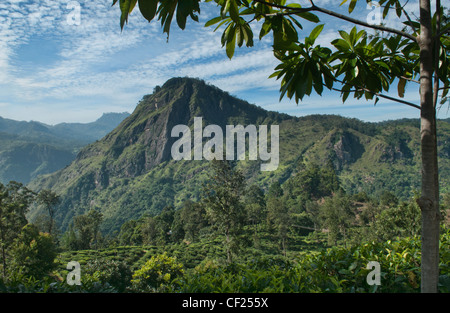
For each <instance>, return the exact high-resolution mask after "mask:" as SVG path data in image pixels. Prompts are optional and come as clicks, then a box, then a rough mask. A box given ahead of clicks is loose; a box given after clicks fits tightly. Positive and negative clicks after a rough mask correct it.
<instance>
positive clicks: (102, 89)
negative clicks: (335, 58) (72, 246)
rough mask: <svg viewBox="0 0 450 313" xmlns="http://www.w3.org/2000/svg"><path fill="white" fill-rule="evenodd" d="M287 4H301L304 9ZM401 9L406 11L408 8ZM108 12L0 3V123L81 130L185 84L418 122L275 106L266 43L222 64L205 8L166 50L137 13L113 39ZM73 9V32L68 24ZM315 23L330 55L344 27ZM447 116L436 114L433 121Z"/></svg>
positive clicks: (212, 10)
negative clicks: (159, 88)
mask: <svg viewBox="0 0 450 313" xmlns="http://www.w3.org/2000/svg"><path fill="white" fill-rule="evenodd" d="M297 2H300V3H304V4H305V5H306V2H305V1H304V0H298V1H297ZM340 2H341V0H316V4H317V5H319V6H324V7H327V8H335V7H336V8H337V7H338V5H339V3H340ZM410 2H411V3H410V4H409V6H410V7H411V8H412V9H413V10H414V9H415V7H417V5H416V4H415V3H417V0H415V1H410ZM111 4H112V0H79V1H66V0H59V1H56V0H39V1H36V0H6V1H5V0H3V1H2V2H1V3H0V116H2V117H4V118H11V119H16V120H35V121H41V122H44V123H48V124H56V123H60V122H83V123H84V122H90V121H94V120H96V119H97V118H99V117H100V116H101V115H102V113H104V112H124V111H128V112H132V111H133V110H134V108H135V106H136V104H137V102H138V101H139V100H140V99H141V98H142V96H143V95H145V94H149V93H151V92H152V91H153V88H154V87H155V86H156V85H162V84H164V82H165V81H166V80H168V79H169V78H171V77H176V76H191V77H197V78H201V79H204V80H205V81H207V82H208V83H211V84H213V85H216V86H217V87H219V88H221V89H223V90H226V91H228V92H229V93H231V94H233V95H236V96H237V97H239V98H241V99H244V100H247V101H248V102H250V103H254V104H257V105H259V106H261V107H263V108H265V109H268V110H273V111H279V112H284V113H288V114H291V115H295V116H304V115H309V114H318V113H326V114H339V115H343V116H348V117H354V118H359V119H361V120H366V121H380V120H387V119H396V118H403V117H408V118H409V117H414V118H416V117H418V114H419V112H418V110H417V109H414V108H410V107H407V106H405V105H402V104H396V103H395V102H390V101H383V100H380V102H378V104H377V105H376V106H374V105H373V102H366V101H365V100H359V101H357V100H353V99H350V100H348V101H347V102H346V103H345V104H342V101H341V99H340V97H339V94H338V93H336V92H326V93H324V95H322V97H319V96H316V95H314V96H311V97H305V98H304V99H303V102H301V103H299V104H298V105H297V104H296V103H295V101H294V100H289V99H284V100H282V101H281V102H279V81H277V80H276V79H268V76H269V75H270V74H272V72H273V70H274V68H275V66H276V65H277V62H276V59H275V58H274V57H273V54H272V51H271V42H270V39H269V38H267V39H263V41H261V42H260V41H258V40H257V38H255V46H254V47H252V48H241V49H238V50H237V51H236V54H235V57H234V58H233V59H232V60H231V61H230V60H229V59H228V58H227V57H226V55H225V50H224V49H223V48H222V47H221V44H220V36H221V31H220V30H219V31H217V32H213V30H214V28H213V27H209V28H205V27H204V26H203V25H204V23H205V22H206V21H207V20H209V19H210V18H212V17H214V16H215V14H216V13H217V12H218V11H217V9H216V7H215V4H213V3H207V4H204V5H202V12H201V15H200V23H195V22H189V23H188V26H187V28H186V30H184V31H181V30H179V29H177V27H176V24H175V21H174V23H173V25H174V27H173V28H172V31H171V34H170V39H169V41H168V42H167V40H166V39H167V38H166V35H165V34H163V33H162V31H161V28H160V24H159V22H152V23H150V24H149V23H147V22H146V21H145V20H144V19H143V18H142V17H141V16H140V14H139V12H138V10H136V12H133V13H132V14H131V16H130V19H129V23H128V25H127V26H126V27H125V29H124V31H123V32H121V31H120V27H119V16H120V10H119V8H118V6H117V5H116V6H114V7H111ZM78 5H79V6H78ZM76 7H79V8H80V11H79V13H80V14H79V17H80V20H79V23H74V21H75V22H76V20H74V19H71V17H72V16H73V15H74V14H76V13H77V11H76ZM342 9H343V10H344V11H343V12H345V9H346V7H344V8H341V10H342ZM369 12H370V10H367V9H366V8H365V6H361V7H359V10H358V11H357V14H356V16H357V17H359V18H361V19H366V17H367V14H368V13H369ZM319 17H320V18H321V22H322V23H325V29H324V31H323V34H322V36H321V37H320V38H319V43H320V44H321V45H326V46H331V45H330V41H331V40H332V38H335V37H336V33H337V31H338V30H339V29H344V30H349V29H350V28H351V27H352V26H353V25H350V24H341V23H339V22H337V21H336V20H334V19H330V18H327V17H324V16H320V15H319ZM387 22H388V23H394V22H392V21H390V20H388V21H387ZM303 26H304V28H305V31H306V32H305V35H306V34H307V31H308V29H312V27H314V26H315V25H314V24H310V23H309V22H306V21H305V22H304V23H303ZM394 26H395V25H394ZM255 33H256V34H257V32H256V31H255ZM392 89H393V91H394V92H395V90H396V88H392ZM393 95H395V93H394V94H393ZM405 99H406V100H408V101H411V102H414V103H417V99H418V90H417V87H416V86H413V85H408V87H407V90H406V95H405ZM448 116H449V115H447V109H446V108H445V109H443V110H442V112H440V114H439V117H440V118H446V117H448Z"/></svg>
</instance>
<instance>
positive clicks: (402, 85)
mask: <svg viewBox="0 0 450 313" xmlns="http://www.w3.org/2000/svg"><path fill="white" fill-rule="evenodd" d="M405 86H406V79H404V78H400V81H399V82H398V85H397V91H398V96H399V97H400V98H403V97H404V96H405Z"/></svg>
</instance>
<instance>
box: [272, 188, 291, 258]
mask: <svg viewBox="0 0 450 313" xmlns="http://www.w3.org/2000/svg"><path fill="white" fill-rule="evenodd" d="M267 217H268V221H269V222H270V223H271V224H272V225H273V227H274V228H275V232H276V236H277V237H278V239H279V240H280V243H281V248H282V251H283V255H284V257H286V253H287V244H288V242H287V241H288V237H289V231H290V227H291V226H292V216H291V213H290V212H289V208H288V207H287V206H286V204H285V201H284V198H275V197H270V198H269V199H268V200H267Z"/></svg>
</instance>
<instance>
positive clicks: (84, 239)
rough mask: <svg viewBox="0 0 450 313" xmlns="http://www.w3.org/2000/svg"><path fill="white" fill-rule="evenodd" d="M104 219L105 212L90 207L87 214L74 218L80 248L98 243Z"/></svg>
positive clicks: (90, 246)
mask: <svg viewBox="0 0 450 313" xmlns="http://www.w3.org/2000/svg"><path fill="white" fill-rule="evenodd" d="M102 219H103V214H102V213H100V212H99V211H98V210H96V209H90V210H89V211H88V212H87V213H86V214H83V215H78V216H76V217H75V218H74V230H75V231H76V232H77V246H78V249H90V248H92V247H94V246H95V245H96V244H97V239H98V237H99V232H100V224H101V223H102Z"/></svg>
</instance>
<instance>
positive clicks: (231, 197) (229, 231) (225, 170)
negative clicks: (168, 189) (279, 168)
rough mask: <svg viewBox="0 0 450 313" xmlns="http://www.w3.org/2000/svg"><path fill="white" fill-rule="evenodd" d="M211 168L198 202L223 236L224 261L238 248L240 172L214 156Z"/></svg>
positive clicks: (242, 217) (241, 212)
mask: <svg viewBox="0 0 450 313" xmlns="http://www.w3.org/2000/svg"><path fill="white" fill-rule="evenodd" d="M211 168H212V171H213V174H212V177H211V179H210V180H209V181H208V183H207V184H206V185H205V186H204V197H203V199H202V202H203V203H204V205H205V208H206V214H207V216H208V217H209V219H210V220H211V224H212V225H213V226H214V227H215V228H216V229H217V231H218V232H219V233H221V234H222V235H224V237H225V241H224V246H225V249H226V254H227V261H228V262H229V263H231V262H232V261H233V254H235V253H236V252H237V250H238V249H239V236H240V235H241V232H242V227H243V225H244V222H245V218H246V215H245V210H244V205H243V201H242V196H243V192H244V190H245V186H244V176H243V175H242V173H241V172H240V171H239V170H235V169H233V168H232V167H231V164H230V162H229V161H219V160H215V159H214V160H212V161H211Z"/></svg>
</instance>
